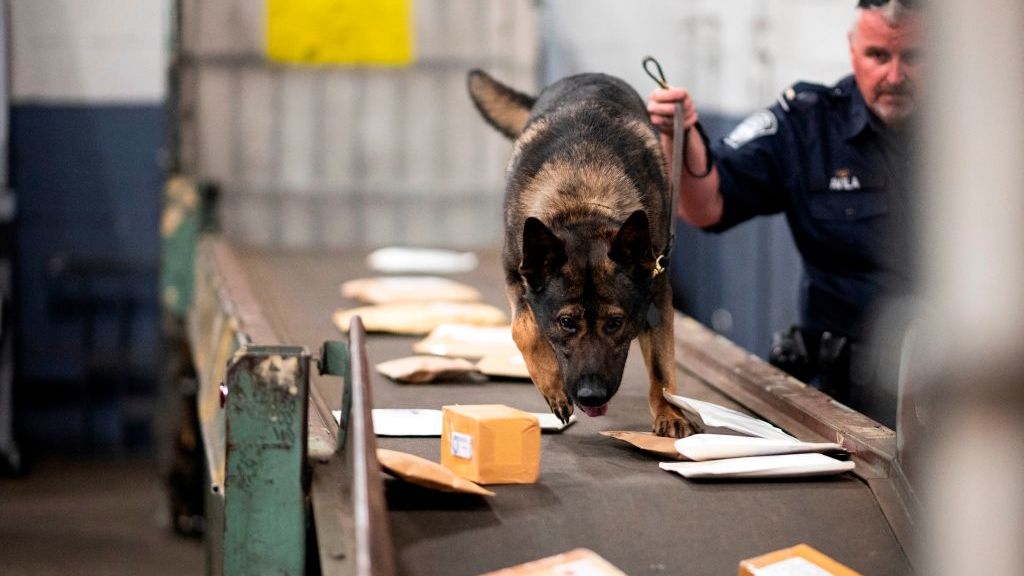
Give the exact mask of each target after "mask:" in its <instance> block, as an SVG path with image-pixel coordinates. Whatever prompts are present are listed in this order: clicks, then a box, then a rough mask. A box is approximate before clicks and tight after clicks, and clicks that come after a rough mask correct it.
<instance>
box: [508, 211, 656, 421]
mask: <svg viewBox="0 0 1024 576" xmlns="http://www.w3.org/2000/svg"><path fill="white" fill-rule="evenodd" d="M563 236H564V238H563V237H559V235H558V234H556V233H555V232H554V231H552V229H551V228H549V227H548V226H546V225H545V224H544V223H543V222H541V221H540V220H539V219H537V218H533V217H530V218H527V219H526V221H525V223H524V225H523V244H522V246H523V259H522V264H521V265H520V267H519V273H520V274H521V276H522V278H523V280H524V281H525V283H526V287H527V290H526V300H527V302H528V303H529V305H530V308H531V310H532V311H533V315H534V318H535V319H536V321H537V326H538V327H539V329H540V330H541V331H542V332H543V334H544V335H545V336H546V337H547V339H548V341H549V342H550V343H551V346H552V348H554V351H555V356H556V358H557V359H558V368H559V370H560V372H561V374H562V379H563V382H564V386H565V393H566V395H567V396H568V397H569V399H570V400H571V401H572V402H573V403H574V404H576V405H577V406H579V407H580V408H581V409H583V411H584V412H586V413H587V414H588V415H590V416H600V415H602V414H604V413H605V411H606V410H607V404H608V401H609V400H610V399H611V397H612V396H613V395H614V394H615V392H616V391H618V389H619V384H620V382H621V381H622V370H623V368H624V367H625V364H626V356H627V353H628V351H629V345H630V342H632V340H633V339H634V338H636V336H637V334H638V333H639V332H640V330H641V329H642V328H643V327H644V323H645V322H646V321H647V311H648V309H649V308H650V306H651V303H652V301H653V297H654V296H653V294H654V286H653V271H654V268H655V257H654V250H653V248H652V245H651V236H650V226H649V223H648V219H647V214H646V213H644V211H642V210H637V211H636V212H633V213H632V214H631V215H630V216H629V218H627V219H626V221H625V222H624V223H622V225H621V226H618V227H617V228H616V227H609V228H608V229H606V230H602V231H597V233H596V234H585V235H582V236H578V235H575V234H565V235H563Z"/></svg>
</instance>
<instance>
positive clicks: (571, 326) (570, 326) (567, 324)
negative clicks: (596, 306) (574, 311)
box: [558, 314, 580, 332]
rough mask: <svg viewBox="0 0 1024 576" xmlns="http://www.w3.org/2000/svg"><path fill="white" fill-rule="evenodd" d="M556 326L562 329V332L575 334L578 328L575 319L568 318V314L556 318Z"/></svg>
mask: <svg viewBox="0 0 1024 576" xmlns="http://www.w3.org/2000/svg"><path fill="white" fill-rule="evenodd" d="M558 325H559V326H560V327H561V328H562V330H565V331H566V332H575V331H576V330H578V329H579V327H580V325H579V322H577V321H576V318H575V317H573V316H569V315H568V314H566V315H563V316H559V317H558Z"/></svg>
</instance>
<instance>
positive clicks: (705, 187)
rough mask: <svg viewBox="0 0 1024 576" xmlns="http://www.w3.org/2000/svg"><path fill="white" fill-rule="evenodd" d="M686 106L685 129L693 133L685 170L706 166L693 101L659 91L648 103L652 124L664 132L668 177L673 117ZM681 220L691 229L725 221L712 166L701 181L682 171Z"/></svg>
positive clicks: (683, 92)
mask: <svg viewBox="0 0 1024 576" xmlns="http://www.w3.org/2000/svg"><path fill="white" fill-rule="evenodd" d="M676 102H681V103H682V105H683V115H684V116H683V129H684V130H686V131H687V132H690V135H691V137H689V138H686V150H685V151H684V153H685V155H686V166H699V167H701V168H703V167H704V166H706V165H707V154H708V151H707V148H706V147H705V146H704V142H703V140H702V139H701V138H700V137H699V136H698V135H697V134H696V132H695V131H693V125H694V124H696V123H697V109H696V107H695V106H694V105H693V99H692V98H690V94H689V92H687V91H686V89H684V88H672V87H670V88H667V89H661V88H659V89H656V90H654V91H653V92H651V95H650V97H649V98H648V100H647V112H648V114H649V115H650V117H651V122H652V123H653V124H654V125H655V126H656V127H657V128H658V129H659V130H660V131H661V149H662V151H663V152H664V155H665V161H666V162H668V164H669V166H668V168H669V173H670V174H671V167H672V162H673V158H672V146H673V139H674V138H675V134H673V116H675V103H676ZM680 172H681V173H682V174H681V176H680V182H679V205H678V206H677V211H678V214H679V217H680V218H682V219H683V221H685V222H686V223H688V224H690V225H692V226H699V227H702V228H703V227H707V226H712V225H714V224H717V223H718V221H719V220H721V219H722V194H721V193H720V192H719V190H718V182H719V178H718V169H717V168H715V167H714V166H712V168H711V172H710V173H709V174H708V175H707V176H704V177H702V178H700V177H696V176H694V175H693V174H691V173H690V171H689V170H687V169H686V167H685V166H684V167H683V169H682V170H681V171H680Z"/></svg>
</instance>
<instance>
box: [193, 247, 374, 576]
mask: <svg viewBox="0 0 1024 576" xmlns="http://www.w3.org/2000/svg"><path fill="white" fill-rule="evenodd" d="M187 333H188V337H189V345H190V349H191V352H192V359H193V362H194V364H195V367H196V372H197V374H198V376H199V381H200V382H199V393H198V402H199V417H200V418H199V419H200V428H201V435H202V439H203V446H204V451H205V455H206V467H207V475H208V480H209V484H210V490H209V492H208V493H207V496H206V515H207V548H208V553H209V561H208V572H209V573H210V574H228V575H234V574H254V573H265V572H271V573H275V574H293V575H294V574H305V573H322V574H357V575H367V576H368V575H371V574H372V575H384V576H387V575H389V574H393V573H394V566H393V551H392V547H391V541H390V533H389V530H388V525H387V521H388V517H387V513H386V506H385V503H384V496H383V482H382V479H381V473H380V469H379V465H378V463H377V459H376V439H375V437H374V435H373V433H372V424H371V418H370V414H371V412H370V410H371V400H370V388H369V368H368V362H367V358H366V350H365V332H363V330H362V325H361V324H360V323H355V324H354V325H353V328H352V330H351V331H350V334H349V342H348V343H347V344H345V343H340V342H335V343H328V345H327V346H325V354H324V357H323V358H321V359H318V360H319V363H320V365H321V368H322V369H323V368H324V367H325V366H327V365H329V364H333V365H335V366H340V367H341V370H334V371H323V372H324V376H325V377H322V378H321V379H319V380H316V379H315V378H311V362H310V360H311V357H310V354H309V352H308V351H307V350H306V349H305V348H304V347H301V346H289V345H287V343H284V342H281V341H280V338H279V337H278V335H277V334H276V333H275V332H274V330H273V329H272V328H271V325H270V324H269V322H268V320H267V315H266V314H265V313H264V310H263V309H262V308H261V306H260V304H259V302H258V301H257V299H256V297H255V294H254V292H253V290H252V289H251V287H250V285H249V281H248V275H247V274H246V272H245V270H244V268H243V266H242V265H241V262H240V261H239V259H238V257H237V256H236V254H235V253H234V251H233V250H232V248H231V247H230V246H229V245H228V244H227V243H226V242H224V241H223V240H222V239H220V238H218V237H216V236H211V237H207V238H204V239H203V240H202V241H201V242H200V244H199V246H198V249H197V254H196V266H195V298H194V301H193V304H192V307H191V309H190V312H189V314H188V323H187ZM327 350H334V351H335V352H334V354H335V356H343V357H344V358H345V360H344V362H339V361H338V360H337V359H335V360H334V361H333V362H331V361H330V360H329V359H328V354H327V353H326V352H327ZM329 375H335V376H342V379H337V378H327V377H326V376H329ZM314 382H315V383H317V384H321V385H327V384H334V385H339V386H344V387H345V393H344V396H345V397H346V398H350V402H346V404H345V406H344V407H331V406H329V405H328V403H327V402H326V401H325V400H324V399H323V395H322V394H320V393H319V391H318V390H316V386H315V385H314ZM337 408H342V410H343V412H344V414H343V416H344V418H343V420H342V421H343V422H344V424H345V426H344V427H339V426H338V424H337V422H336V421H335V419H334V416H333V414H332V410H333V409H337ZM341 438H346V439H347V441H345V442H341V441H339V439H341ZM310 514H312V517H311V516H310ZM310 520H312V522H310ZM310 525H312V526H315V530H313V531H312V532H310V531H308V530H307V526H310ZM310 536H312V537H313V538H315V542H316V550H317V557H316V558H310V557H307V551H309V550H312V549H313V547H311V546H308V545H307V538H309V537H310Z"/></svg>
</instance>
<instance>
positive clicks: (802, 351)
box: [768, 324, 815, 382]
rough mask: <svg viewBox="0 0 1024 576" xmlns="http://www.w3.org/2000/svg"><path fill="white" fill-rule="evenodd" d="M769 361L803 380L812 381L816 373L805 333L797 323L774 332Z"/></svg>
mask: <svg viewBox="0 0 1024 576" xmlns="http://www.w3.org/2000/svg"><path fill="white" fill-rule="evenodd" d="M768 362H769V363H770V364H771V365H772V366H775V367H776V368H778V369H780V370H782V371H784V372H786V373H787V374H789V375H790V376H792V377H794V378H796V379H797V380H801V381H803V382H810V380H811V378H813V377H814V375H815V369H814V362H813V361H812V359H811V357H810V356H809V355H808V353H807V344H806V343H805V342H804V337H803V333H802V332H801V331H800V327H799V326H797V325H795V324H794V325H793V326H790V327H789V328H788V329H786V330H779V331H778V332H776V333H774V334H772V347H771V350H770V351H769V352H768Z"/></svg>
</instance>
